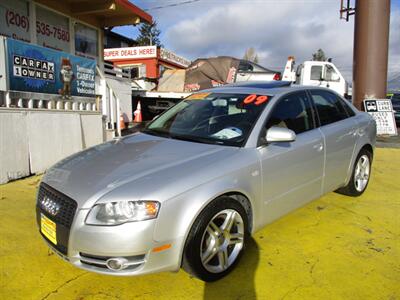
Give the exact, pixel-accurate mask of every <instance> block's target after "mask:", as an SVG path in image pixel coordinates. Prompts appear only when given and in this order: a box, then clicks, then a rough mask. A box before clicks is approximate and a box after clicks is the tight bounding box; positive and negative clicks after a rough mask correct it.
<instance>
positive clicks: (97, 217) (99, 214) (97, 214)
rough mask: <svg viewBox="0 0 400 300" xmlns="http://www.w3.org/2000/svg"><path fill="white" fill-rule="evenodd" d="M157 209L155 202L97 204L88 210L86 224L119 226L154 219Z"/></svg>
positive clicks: (157, 205)
mask: <svg viewBox="0 0 400 300" xmlns="http://www.w3.org/2000/svg"><path fill="white" fill-rule="evenodd" d="M159 208H160V203H159V202H157V201H119V202H109V203H102V204H97V205H95V206H93V207H92V209H91V210H90V212H89V214H88V216H87V218H86V224H89V225H119V224H123V223H126V222H135V221H143V220H149V219H155V218H156V217H157V214H158V210H159Z"/></svg>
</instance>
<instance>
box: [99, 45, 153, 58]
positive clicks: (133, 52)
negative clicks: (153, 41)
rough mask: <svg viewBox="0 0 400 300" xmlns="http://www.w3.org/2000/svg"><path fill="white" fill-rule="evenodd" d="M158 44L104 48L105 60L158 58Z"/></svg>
mask: <svg viewBox="0 0 400 300" xmlns="http://www.w3.org/2000/svg"><path fill="white" fill-rule="evenodd" d="M156 57H157V46H144V47H128V48H110V49H104V60H111V61H112V60H118V59H135V58H156Z"/></svg>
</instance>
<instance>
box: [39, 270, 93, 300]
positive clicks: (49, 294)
mask: <svg viewBox="0 0 400 300" xmlns="http://www.w3.org/2000/svg"><path fill="white" fill-rule="evenodd" d="M87 274H89V273H86V272H85V273H82V274H79V275H78V276H75V277H73V278H71V279H68V280H67V281H65V282H64V283H63V284H61V285H59V286H58V287H57V288H56V289H54V290H52V291H51V292H49V293H48V294H47V295H46V296H44V297H43V298H42V299H41V300H45V299H47V298H48V297H50V296H51V295H52V294H56V293H58V291H59V290H60V289H62V288H63V287H64V286H66V285H67V284H69V283H70V282H72V281H75V280H77V279H78V278H80V277H82V276H84V275H87Z"/></svg>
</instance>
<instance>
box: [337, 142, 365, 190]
mask: <svg viewBox="0 0 400 300" xmlns="http://www.w3.org/2000/svg"><path fill="white" fill-rule="evenodd" d="M371 163H372V153H371V152H369V151H367V150H366V149H361V151H360V153H358V155H357V159H356V161H355V163H354V166H353V171H352V173H351V178H350V181H349V183H348V184H347V185H346V186H344V187H342V188H340V189H338V190H337V191H336V192H338V193H340V194H343V195H347V196H353V197H358V196H360V195H362V194H363V193H364V191H365V190H366V189H367V186H368V183H369V178H370V177H371ZM360 172H361V173H360Z"/></svg>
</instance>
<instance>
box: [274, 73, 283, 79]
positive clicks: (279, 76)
mask: <svg viewBox="0 0 400 300" xmlns="http://www.w3.org/2000/svg"><path fill="white" fill-rule="evenodd" d="M272 80H281V73H275V75H274V77H273V78H272Z"/></svg>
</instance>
